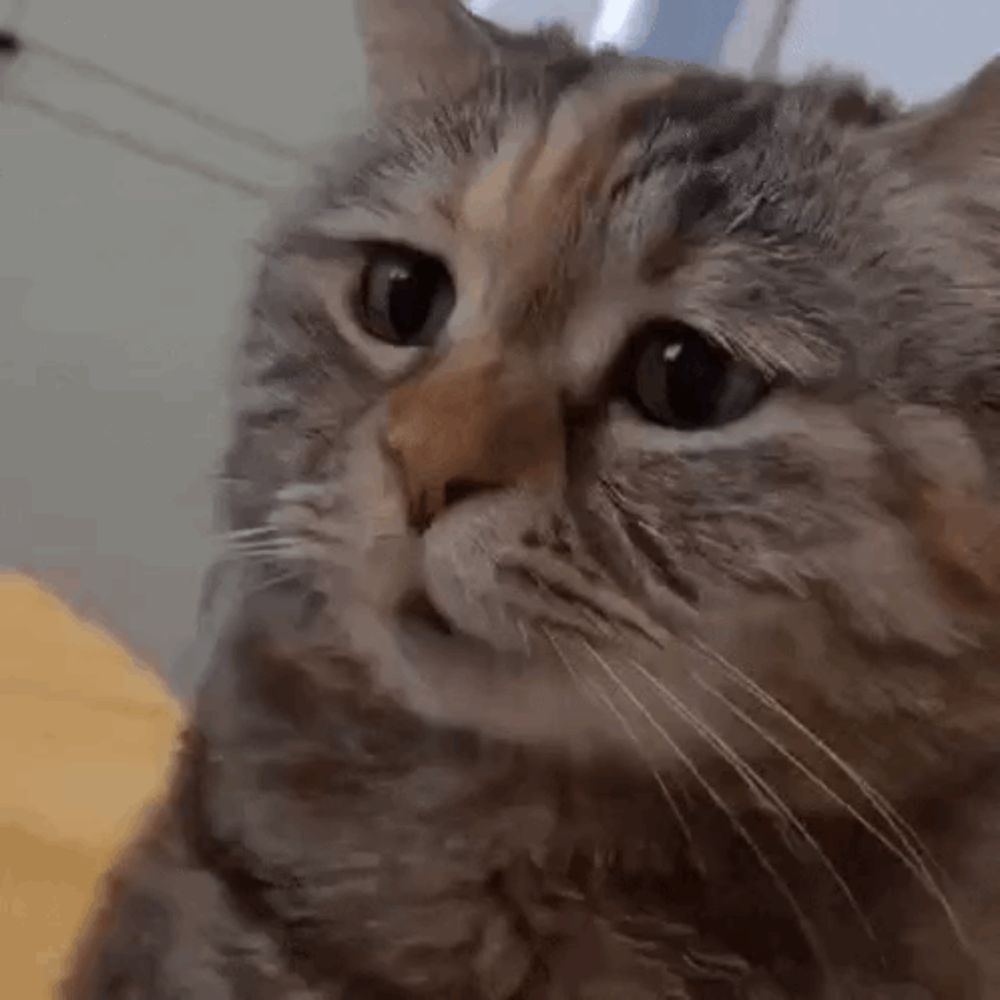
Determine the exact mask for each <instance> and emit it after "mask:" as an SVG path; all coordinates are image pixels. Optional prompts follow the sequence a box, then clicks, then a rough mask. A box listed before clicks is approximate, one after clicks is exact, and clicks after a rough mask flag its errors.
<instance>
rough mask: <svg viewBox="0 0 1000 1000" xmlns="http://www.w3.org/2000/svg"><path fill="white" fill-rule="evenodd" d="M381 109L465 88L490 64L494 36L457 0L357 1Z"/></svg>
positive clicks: (495, 55) (375, 99)
mask: <svg viewBox="0 0 1000 1000" xmlns="http://www.w3.org/2000/svg"><path fill="white" fill-rule="evenodd" d="M355 9H356V12H357V20H358V27H359V30H360V32H361V39H362V42H363V44H364V48H365V55H366V57H367V60H368V81H369V90H370V94H371V97H372V100H373V102H374V104H375V106H376V108H379V109H385V108H391V107H393V106H396V105H399V104H403V103H406V102H409V101H415V100H422V99H427V98H431V99H433V98H442V97H448V96H455V95H457V94H461V93H463V92H464V91H467V90H468V89H470V88H471V87H472V86H474V85H475V83H476V81H477V80H478V79H480V78H481V77H482V75H483V74H484V73H485V72H486V71H487V70H488V69H489V67H490V66H491V65H493V64H494V63H495V62H496V61H497V58H498V53H497V50H496V46H495V45H494V43H493V40H492V39H491V38H490V36H489V35H488V34H487V33H486V31H485V30H484V29H483V26H482V23H481V22H479V21H478V20H477V19H476V18H474V17H473V16H472V15H471V14H470V13H469V12H468V11H467V10H466V9H465V7H464V6H463V4H462V3H460V2H459V0H355Z"/></svg>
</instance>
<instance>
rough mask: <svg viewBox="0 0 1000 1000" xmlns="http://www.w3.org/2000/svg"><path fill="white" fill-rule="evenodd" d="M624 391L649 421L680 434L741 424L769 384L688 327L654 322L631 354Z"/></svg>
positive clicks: (676, 323) (630, 351) (672, 323)
mask: <svg viewBox="0 0 1000 1000" xmlns="http://www.w3.org/2000/svg"><path fill="white" fill-rule="evenodd" d="M624 378H625V391H626V393H627V395H628V397H629V398H630V399H631V400H632V402H633V404H634V405H635V406H636V408H637V409H638V410H639V411H640V412H641V413H642V414H643V415H644V416H646V417H648V418H649V419H650V420H654V421H656V423H658V424H662V425H663V426H665V427H673V428H676V429H677V430H697V429H699V428H703V427H717V426H719V425H720V424H725V423H729V422H730V421H733V420H738V419H739V418H740V417H742V416H744V415H746V414H747V413H748V412H749V411H750V410H751V409H753V407H754V406H755V405H756V404H757V403H758V402H760V400H761V399H762V398H763V397H764V395H765V394H766V392H767V389H768V383H767V380H766V379H765V378H764V376H763V375H762V374H761V373H760V372H758V371H757V370H756V369H755V368H754V367H753V366H751V365H749V364H747V363H746V362H745V361H742V360H740V359H739V358H735V357H733V356H732V355H731V354H729V353H728V352H727V351H725V350H723V349H722V348H721V347H719V346H717V345H716V344H713V343H712V342H711V341H709V340H708V339H707V338H706V337H704V336H703V335H702V334H700V333H699V332H698V331H697V330H695V329H694V328H693V327H690V326H688V325H687V324H686V323H679V322H675V321H662V322H654V323H649V324H647V325H646V326H644V327H643V328H642V329H641V330H640V331H639V332H638V334H637V335H636V337H635V339H634V340H633V342H632V345H631V347H630V350H629V352H628V354H627V358H626V365H625V371H624Z"/></svg>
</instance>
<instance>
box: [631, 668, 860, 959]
mask: <svg viewBox="0 0 1000 1000" xmlns="http://www.w3.org/2000/svg"><path fill="white" fill-rule="evenodd" d="M626 662H627V663H629V665H630V666H632V668H633V669H634V670H636V671H637V672H638V673H639V674H640V675H641V676H642V677H643V678H644V679H645V680H646V681H647V682H648V683H649V684H650V685H651V686H652V687H653V688H654V690H655V691H656V692H657V693H658V694H659V695H660V697H661V698H662V699H663V700H664V701H665V702H666V703H667V704H668V705H669V706H670V707H671V708H673V709H674V711H676V712H677V713H678V714H679V715H680V716H681V717H682V718H683V719H684V720H685V721H686V722H687V723H688V725H690V726H691V728H692V729H694V730H695V732H697V733H698V734H699V735H700V736H701V737H702V739H704V740H705V741H706V742H707V743H708V744H709V745H710V746H712V747H713V748H714V749H715V750H716V752H717V753H718V754H719V755H720V756H721V757H723V758H724V759H725V760H726V761H727V762H728V763H729V765H730V766H731V767H732V768H733V770H734V771H736V773H737V774H738V775H739V776H740V779H741V780H742V781H743V782H744V784H745V785H746V786H747V788H749V789H750V790H751V791H752V792H754V793H755V794H756V795H758V796H761V797H762V798H763V799H764V802H765V804H769V805H770V806H771V807H772V808H773V809H775V810H776V811H777V813H778V815H779V816H780V817H781V818H782V819H783V820H784V821H785V822H786V823H788V824H789V825H790V826H791V827H792V829H793V830H795V832H796V833H797V834H798V835H799V836H800V837H801V838H802V840H803V841H804V842H805V843H806V844H807V845H808V846H809V848H810V849H811V850H812V851H813V853H815V855H816V856H817V857H818V858H819V860H820V863H821V864H822V865H823V867H824V868H825V869H826V870H827V872H828V873H829V875H830V877H831V878H832V879H833V880H834V882H835V883H836V885H837V888H838V889H839V890H840V892H841V894H842V895H843V896H844V898H845V899H846V900H847V902H848V904H849V905H850V906H851V909H852V910H854V913H855V915H856V916H857V918H858V922H859V923H860V924H861V926H862V928H863V929H864V931H865V933H866V935H867V936H868V937H869V938H870V939H871V940H873V941H874V940H875V931H874V928H873V927H872V925H871V921H870V920H869V919H868V917H867V916H866V915H865V913H864V911H863V910H862V909H861V906H860V904H859V903H858V900H857V897H856V896H855V895H854V893H853V891H852V890H851V887H850V886H849V885H848V884H847V881H846V880H845V878H844V876H843V875H841V873H840V872H839V870H838V869H837V867H836V865H834V863H833V861H832V860H831V859H830V857H829V855H828V854H827V853H826V851H824V850H823V848H822V846H821V845H820V844H819V843H818V841H817V840H816V838H815V837H814V836H813V835H812V833H811V832H810V830H809V828H808V827H807V826H806V825H805V823H803V821H802V820H801V819H800V818H799V817H798V816H797V815H796V814H795V812H794V811H793V810H792V809H791V807H790V806H789V805H788V803H787V802H786V801H785V800H784V799H783V798H782V797H781V796H780V795H779V794H778V793H777V792H776V791H775V790H774V789H773V788H772V787H771V786H770V785H769V784H768V783H767V781H765V780H764V778H763V777H761V775H760V774H759V772H758V771H757V770H756V769H755V768H753V767H752V766H751V765H750V764H749V763H748V762H747V761H746V760H744V759H743V758H742V757H741V756H740V755H739V754H738V753H737V751H736V750H735V749H734V748H733V747H732V746H731V745H730V744H729V743H727V742H726V740H724V739H723V738H722V737H721V736H720V735H719V734H718V733H717V732H715V730H713V729H712V727H711V726H710V725H708V723H707V722H705V720H704V719H702V718H700V717H699V716H698V714H697V713H696V712H695V711H693V710H692V709H691V708H690V707H689V706H687V705H685V704H684V702H683V701H682V699H681V698H679V697H678V696H677V695H676V694H675V693H674V692H673V691H671V690H670V689H669V688H668V687H667V685H666V684H664V683H663V681H661V680H660V679H659V678H658V677H656V676H655V675H654V674H653V673H652V672H650V671H649V670H647V669H646V667H644V666H643V665H642V664H641V663H638V662H636V661H635V660H632V659H628V660H627V661H626Z"/></svg>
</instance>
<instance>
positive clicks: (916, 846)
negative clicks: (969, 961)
mask: <svg viewBox="0 0 1000 1000" xmlns="http://www.w3.org/2000/svg"><path fill="white" fill-rule="evenodd" d="M687 643H688V644H689V645H690V646H691V648H692V649H694V650H695V651H696V652H699V653H701V654H702V655H704V656H706V657H708V658H709V659H711V660H712V661H713V662H714V663H716V664H717V665H718V666H720V667H721V668H722V669H723V670H724V671H726V673H727V674H728V675H729V676H730V677H731V678H733V679H734V680H735V681H736V683H738V684H739V685H740V686H741V687H742V688H743V690H745V691H746V692H747V693H749V694H750V695H751V696H753V697H754V698H755V699H757V701H758V702H759V703H760V704H762V705H764V706H765V707H766V708H768V709H770V710H771V711H772V712H774V713H775V714H776V715H778V716H779V717H780V718H782V719H783V720H784V721H785V722H787V723H788V725H790V726H791V727H792V728H793V729H794V730H795V731H796V732H797V733H799V734H800V735H801V736H803V737H804V738H805V739H807V740H808V741H809V742H810V743H811V744H812V745H813V746H814V747H815V748H816V749H817V750H819V751H820V753H822V754H823V756H824V757H826V758H827V759H828V760H829V761H830V762H831V763H832V764H833V765H834V766H835V767H836V768H837V769H838V770H839V771H840V772H841V773H842V774H844V775H845V776H846V777H847V778H848V779H849V780H850V781H851V782H852V783H853V784H854V786H855V787H856V788H857V789H858V791H859V792H861V794H862V795H863V796H864V798H865V800H866V801H867V802H868V803H869V804H870V805H871V806H872V808H873V809H874V810H875V812H876V813H877V814H878V816H879V817H880V818H881V819H882V820H883V821H884V822H885V823H886V824H887V825H888V827H889V829H890V830H891V831H892V832H893V833H894V834H895V835H896V836H897V837H898V838H899V841H900V845H901V847H900V849H899V850H898V851H893V852H892V853H893V854H894V856H896V857H897V858H898V859H899V860H900V861H901V862H902V864H903V865H904V866H905V867H906V868H907V870H908V871H910V872H911V874H913V875H914V877H915V878H916V879H917V880H918V881H919V882H920V884H921V885H922V886H923V887H924V888H925V889H926V890H927V892H928V893H929V894H930V895H931V897H932V898H933V899H935V900H936V901H937V902H938V903H939V905H940V906H941V907H942V909H943V910H944V913H945V915H946V916H947V918H948V921H949V923H950V924H951V926H952V930H953V931H954V932H955V934H956V936H957V937H958V938H959V940H960V941H961V942H962V943H963V944H967V935H966V934H965V931H964V930H963V928H962V924H961V921H960V920H959V919H958V915H957V914H956V913H955V911H954V908H953V907H952V905H951V903H950V901H949V900H948V897H947V895H946V894H945V892H944V889H943V888H942V887H941V885H940V883H939V882H938V880H937V879H936V878H935V876H934V874H933V873H932V872H931V869H930V867H929V864H928V862H929V861H930V863H933V861H932V860H931V859H930V855H929V852H928V851H927V848H926V847H925V845H924V844H923V842H922V841H921V839H920V837H919V835H918V834H917V832H916V830H914V828H913V826H912V825H911V824H910V823H908V822H907V821H906V819H905V818H904V817H903V816H902V815H900V813H899V811H898V810H897V809H896V808H894V807H893V805H892V804H891V803H890V802H889V801H888V799H886V798H885V796H884V795H882V794H881V793H880V792H879V791H878V790H877V789H875V788H874V787H873V786H872V785H871V784H870V783H869V782H868V781H867V779H865V777H864V776H863V775H862V774H860V773H859V772H858V771H857V770H856V769H855V768H854V767H852V766H851V765H850V764H849V763H848V762H847V761H846V760H844V759H843V758H842V757H841V756H840V754H838V753H837V752H836V751H835V750H834V749H833V748H832V747H831V746H829V744H827V743H826V742H825V741H824V740H823V739H822V738H821V737H819V736H818V735H816V734H815V733H814V732H813V731H812V730H811V729H809V727H808V726H806V725H805V723H803V722H802V721H801V720H800V719H798V718H797V717H796V716H795V715H794V714H793V713H792V712H790V711H789V710H788V709H787V708H786V707H785V706H784V705H782V704H781V702H780V701H778V700H777V699H776V698H775V697H774V696H773V695H771V694H769V693H768V692H767V691H766V690H764V688H762V687H761V686H760V685H759V684H758V683H757V682H756V681H755V680H754V679H753V678H752V677H750V676H749V675H748V674H747V673H746V672H745V671H744V670H741V669H740V668H739V667H738V666H737V665H736V664H735V663H733V662H732V661H731V660H729V659H728V658H727V657H725V656H723V654H722V653H720V652H719V651H718V650H716V649H713V648H712V647H711V646H709V645H708V644H707V643H705V642H703V641H702V640H701V639H698V638H691V639H689V640H687ZM807 771H808V769H807ZM866 828H868V826H867V825H866ZM879 840H880V842H881V843H883V845H884V846H886V847H887V848H888V846H889V845H888V844H887V843H886V841H885V838H884V837H880V838H879ZM903 848H905V849H906V850H903ZM907 859H909V860H907ZM935 867H938V866H937V865H935Z"/></svg>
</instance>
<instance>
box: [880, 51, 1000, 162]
mask: <svg viewBox="0 0 1000 1000" xmlns="http://www.w3.org/2000/svg"><path fill="white" fill-rule="evenodd" d="M889 135H890V139H891V141H892V142H893V144H894V145H895V146H896V149H897V152H898V153H899V154H900V155H902V156H903V157H904V159H905V160H906V161H907V162H908V164H909V165H910V166H911V167H913V168H914V169H916V170H918V171H920V172H922V173H925V174H928V175H931V176H935V177H941V178H951V179H962V178H968V179H975V178H976V177H981V178H984V179H986V178H990V179H993V180H996V181H1000V57H998V58H995V59H993V60H991V61H990V62H988V63H987V64H986V65H985V66H984V67H983V68H982V69H981V70H979V72H978V73H976V74H975V76H973V77H972V79H971V80H969V81H968V82H967V83H965V84H964V85H962V86H961V87H959V88H958V89H957V90H955V91H954V92H952V93H951V94H949V95H948V96H946V97H944V98H942V99H941V100H940V101H937V102H935V103H934V104H931V105H928V106H926V107H923V108H917V109H915V110H914V111H912V112H910V113H909V114H907V115H905V116H904V117H903V118H902V119H901V120H899V121H898V123H897V124H895V125H893V126H890V127H889Z"/></svg>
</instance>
